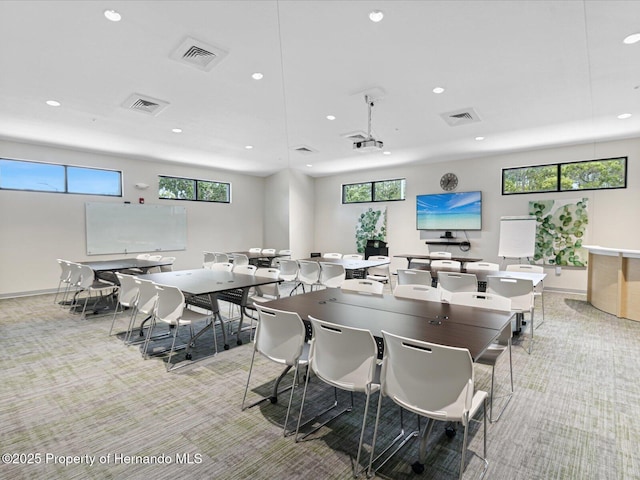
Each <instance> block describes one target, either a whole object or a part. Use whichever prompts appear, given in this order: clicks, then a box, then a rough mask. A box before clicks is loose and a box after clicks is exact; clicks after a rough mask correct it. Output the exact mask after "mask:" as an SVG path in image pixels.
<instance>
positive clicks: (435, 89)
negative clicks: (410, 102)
mask: <svg viewBox="0 0 640 480" xmlns="http://www.w3.org/2000/svg"><path fill="white" fill-rule="evenodd" d="M442 92H444V88H442V87H436V88H434V89H433V93H442Z"/></svg>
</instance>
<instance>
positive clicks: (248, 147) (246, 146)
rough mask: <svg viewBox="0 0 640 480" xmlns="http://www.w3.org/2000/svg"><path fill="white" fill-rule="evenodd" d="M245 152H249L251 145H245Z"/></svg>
mask: <svg viewBox="0 0 640 480" xmlns="http://www.w3.org/2000/svg"><path fill="white" fill-rule="evenodd" d="M244 148H246V149H247V150H251V149H252V148H253V145H245V147H244Z"/></svg>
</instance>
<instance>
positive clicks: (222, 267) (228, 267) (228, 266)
mask: <svg viewBox="0 0 640 480" xmlns="http://www.w3.org/2000/svg"><path fill="white" fill-rule="evenodd" d="M209 269H210V270H217V271H220V272H231V271H233V263H228V262H223V263H212V264H211V265H210V266H209Z"/></svg>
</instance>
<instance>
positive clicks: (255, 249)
mask: <svg viewBox="0 0 640 480" xmlns="http://www.w3.org/2000/svg"><path fill="white" fill-rule="evenodd" d="M260 252H262V248H259V247H252V248H250V249H249V253H260Z"/></svg>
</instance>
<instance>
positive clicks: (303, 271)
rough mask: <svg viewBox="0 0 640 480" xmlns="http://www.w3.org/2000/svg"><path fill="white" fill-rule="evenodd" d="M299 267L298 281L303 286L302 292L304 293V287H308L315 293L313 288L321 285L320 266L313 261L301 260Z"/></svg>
mask: <svg viewBox="0 0 640 480" xmlns="http://www.w3.org/2000/svg"><path fill="white" fill-rule="evenodd" d="M298 265H299V266H300V270H299V271H298V281H299V282H300V284H301V285H302V291H303V292H304V291H305V288H304V287H305V286H308V287H309V289H310V290H311V291H312V292H313V287H314V286H318V285H320V283H319V282H320V264H319V263H318V262H315V261H312V260H299V261H298ZM296 288H297V287H296Z"/></svg>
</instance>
